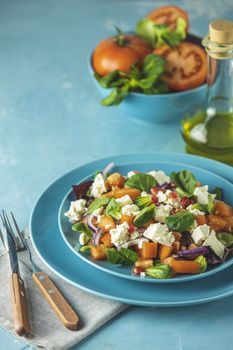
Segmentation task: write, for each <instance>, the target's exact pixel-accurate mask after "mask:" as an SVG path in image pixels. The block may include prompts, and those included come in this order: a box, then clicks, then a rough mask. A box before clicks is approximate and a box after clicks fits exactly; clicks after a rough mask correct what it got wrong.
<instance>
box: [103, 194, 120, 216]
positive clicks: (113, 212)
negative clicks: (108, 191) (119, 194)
mask: <svg viewBox="0 0 233 350" xmlns="http://www.w3.org/2000/svg"><path fill="white" fill-rule="evenodd" d="M106 214H107V215H110V216H111V217H112V218H113V219H116V220H120V218H121V206H120V204H119V203H117V201H116V200H115V198H112V199H111V200H110V202H109V203H108V205H107V207H106Z"/></svg>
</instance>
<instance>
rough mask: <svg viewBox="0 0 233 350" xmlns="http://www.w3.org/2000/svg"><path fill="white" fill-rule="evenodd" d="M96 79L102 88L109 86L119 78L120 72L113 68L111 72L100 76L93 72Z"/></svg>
mask: <svg viewBox="0 0 233 350" xmlns="http://www.w3.org/2000/svg"><path fill="white" fill-rule="evenodd" d="M94 76H95V78H96V80H97V81H98V82H99V84H100V86H102V87H103V88H105V89H106V88H111V87H112V83H114V82H115V81H117V80H118V79H119V78H120V73H119V71H118V70H114V71H113V72H111V73H109V74H107V75H105V76H104V77H101V76H100V75H99V74H97V73H95V74H94Z"/></svg>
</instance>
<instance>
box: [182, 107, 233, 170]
mask: <svg viewBox="0 0 233 350" xmlns="http://www.w3.org/2000/svg"><path fill="white" fill-rule="evenodd" d="M206 119H207V113H206V112H197V113H196V114H195V115H194V116H193V117H192V118H190V119H187V120H184V121H183V125H182V135H183V138H184V140H185V141H186V151H187V152H188V153H191V154H197V155H200V156H203V157H209V158H213V159H216V160H218V161H221V162H224V163H227V164H230V165H232V166H233V113H227V112H225V113H224V112H222V113H221V112H219V113H217V114H216V115H215V116H213V117H212V118H211V119H210V120H209V121H208V122H206ZM195 130H196V132H195Z"/></svg>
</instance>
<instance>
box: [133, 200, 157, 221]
mask: <svg viewBox="0 0 233 350" xmlns="http://www.w3.org/2000/svg"><path fill="white" fill-rule="evenodd" d="M154 214H155V205H154V204H151V205H149V206H148V207H145V208H144V209H142V210H141V211H140V213H139V214H138V215H137V216H136V217H135V219H134V221H133V223H134V225H135V226H137V227H140V226H143V225H144V224H146V223H147V222H148V221H150V220H151V219H152V218H153V216H154Z"/></svg>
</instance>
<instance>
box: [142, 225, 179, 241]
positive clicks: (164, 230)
mask: <svg viewBox="0 0 233 350" xmlns="http://www.w3.org/2000/svg"><path fill="white" fill-rule="evenodd" d="M143 236H144V237H146V238H149V239H150V240H151V241H153V242H158V243H160V244H163V245H167V246H171V245H172V243H173V242H174V241H175V237H174V235H173V233H172V232H169V229H168V227H167V225H165V224H161V223H156V224H151V225H150V226H149V227H148V228H147V229H146V230H145V232H144V233H143Z"/></svg>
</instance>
